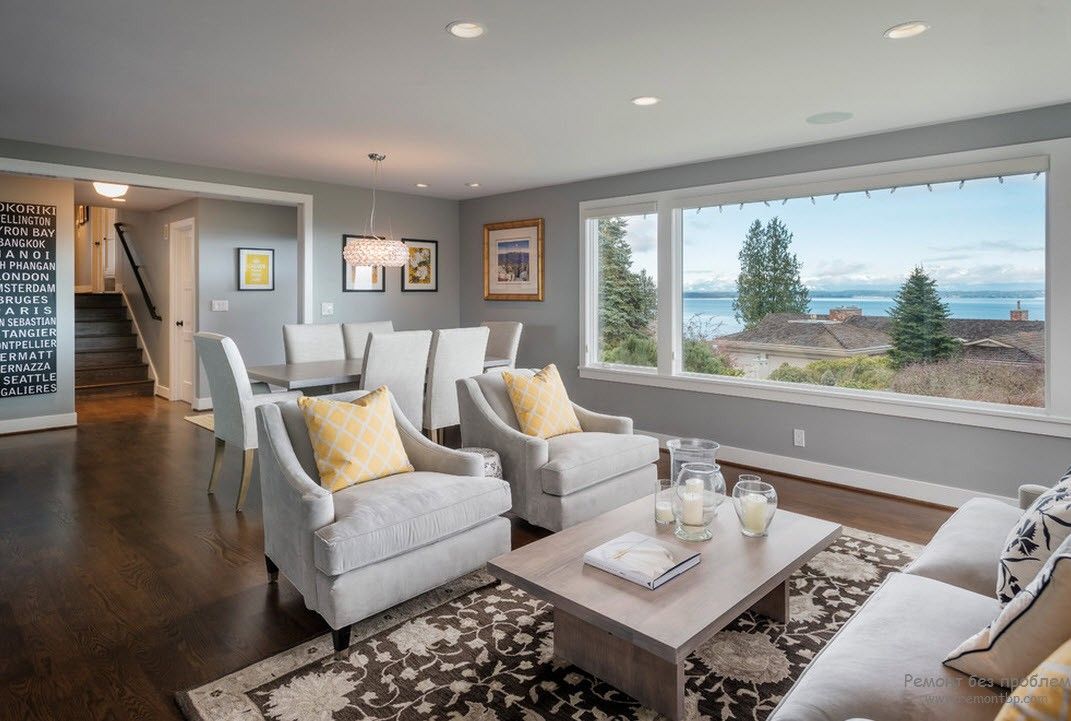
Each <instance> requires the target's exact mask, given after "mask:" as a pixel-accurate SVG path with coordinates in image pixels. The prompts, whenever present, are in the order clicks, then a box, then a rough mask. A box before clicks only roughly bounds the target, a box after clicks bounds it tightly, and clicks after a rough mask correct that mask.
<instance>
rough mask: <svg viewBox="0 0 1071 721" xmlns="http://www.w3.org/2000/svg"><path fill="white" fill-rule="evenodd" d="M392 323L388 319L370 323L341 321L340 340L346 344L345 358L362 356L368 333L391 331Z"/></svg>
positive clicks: (392, 329) (392, 330) (392, 328)
mask: <svg viewBox="0 0 1071 721" xmlns="http://www.w3.org/2000/svg"><path fill="white" fill-rule="evenodd" d="M393 332H394V323H393V322H392V321H389V320H376V321H372V322H370V323H343V324H342V340H343V343H344V345H345V346H346V357H347V358H362V357H363V356H364V347H365V346H366V345H368V334H369V333H393Z"/></svg>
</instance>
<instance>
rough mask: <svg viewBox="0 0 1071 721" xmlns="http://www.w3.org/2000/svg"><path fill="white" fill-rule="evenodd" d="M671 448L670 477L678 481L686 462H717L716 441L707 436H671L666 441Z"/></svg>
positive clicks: (717, 447)
mask: <svg viewBox="0 0 1071 721" xmlns="http://www.w3.org/2000/svg"><path fill="white" fill-rule="evenodd" d="M666 448H667V449H668V450H669V478H670V480H671V481H676V480H677V476H679V475H680V474H681V466H683V465H684V464H685V463H715V464H716V463H717V462H718V461H717V455H718V449H719V448H721V446H719V445H718V444H717V443H716V442H715V441H708V440H707V439H705V438H671V439H669V440H668V441H666Z"/></svg>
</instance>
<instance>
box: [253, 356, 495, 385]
mask: <svg viewBox="0 0 1071 721" xmlns="http://www.w3.org/2000/svg"><path fill="white" fill-rule="evenodd" d="M508 365H510V360H509V359H508V358H498V357H496V356H487V357H486V358H484V361H483V367H484V370H488V369H491V368H501V367H504V366H508ZM363 366H364V359H363V358H346V359H342V360H326V361H305V362H303V363H277V364H275V365H266V366H252V367H250V368H246V373H248V375H249V380H251V381H262V382H264V383H267V384H268V385H270V386H277V387H281V388H285V389H286V390H288V391H296V390H302V389H304V388H321V387H324V386H340V385H345V384H350V383H360V381H361V371H362V370H363Z"/></svg>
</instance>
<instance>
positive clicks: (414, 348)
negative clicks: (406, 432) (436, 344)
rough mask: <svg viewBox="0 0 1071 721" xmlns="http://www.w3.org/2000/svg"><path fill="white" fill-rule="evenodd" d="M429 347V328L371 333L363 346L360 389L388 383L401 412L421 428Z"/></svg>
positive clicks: (370, 388)
mask: <svg viewBox="0 0 1071 721" xmlns="http://www.w3.org/2000/svg"><path fill="white" fill-rule="evenodd" d="M430 348H431V331H430V330H405V331H399V332H396V333H369V334H368V343H366V344H365V349H364V364H363V366H362V370H361V388H362V389H364V390H373V389H375V388H379V387H380V386H387V388H389V389H390V392H391V395H393V396H394V400H395V402H396V403H397V404H398V407H399V408H401V409H402V413H403V414H404V415H405V417H406V418H408V419H409V422H410V423H412V424H413V425H414V426H417V427H418V428H419V427H420V425H421V421H422V420H423V417H424V377H425V374H426V373H427V368H428V351H429V350H430Z"/></svg>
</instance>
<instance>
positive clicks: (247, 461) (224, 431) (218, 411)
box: [193, 333, 301, 512]
mask: <svg viewBox="0 0 1071 721" xmlns="http://www.w3.org/2000/svg"><path fill="white" fill-rule="evenodd" d="M193 341H194V344H195V345H196V348H197V355H198V356H199V357H200V358H201V363H203V364H204V367H205V373H206V374H207V375H208V389H209V392H210V393H211V394H212V415H213V421H214V425H215V435H216V454H215V457H214V458H213V459H212V475H211V476H210V477H209V479H208V493H209V494H211V493H213V492H214V491H215V487H216V481H217V480H219V473H220V470H221V469H222V468H223V454H224V451H225V450H226V447H227V444H230V445H231V446H235V447H237V448H241V449H242V452H243V456H242V482H241V485H240V486H239V487H238V501H237V503H236V504H235V507H234V510H235V512H238V511H241V510H242V506H243V505H245V496H246V493H247V492H248V491H249V479H250V477H251V476H252V474H253V454H254V453H255V452H256V448H257V420H256V417H255V416H254V415H253V414H254V411H255V410H256V407H257V406H259V405H263V404H265V403H278V402H279V401H285V400H294V399H296V398H299V397H300V396H301V391H291V392H287V393H272V392H270V390H269V388H268V386H267V384H266V383H256V384H251V383H250V382H249V376H248V375H246V372H245V363H244V362H242V354H241V353H239V352H238V346H237V345H235V343H234V341H233V340H232V339H230V338H228V337H227V336H225V335H219V334H218V333H194V335H193Z"/></svg>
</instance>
